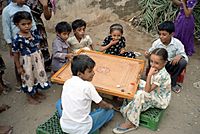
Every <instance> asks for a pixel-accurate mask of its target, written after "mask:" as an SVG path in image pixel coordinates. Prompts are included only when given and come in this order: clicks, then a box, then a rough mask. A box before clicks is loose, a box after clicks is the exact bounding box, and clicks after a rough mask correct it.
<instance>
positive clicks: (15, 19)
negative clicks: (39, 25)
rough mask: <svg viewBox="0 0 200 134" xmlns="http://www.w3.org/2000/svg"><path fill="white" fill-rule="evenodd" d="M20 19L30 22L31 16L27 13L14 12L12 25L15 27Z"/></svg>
mask: <svg viewBox="0 0 200 134" xmlns="http://www.w3.org/2000/svg"><path fill="white" fill-rule="evenodd" d="M22 19H25V20H31V21H32V16H31V14H30V13H29V12H27V11H19V12H16V13H15V14H14V16H13V23H14V24H15V25H16V24H17V23H19V22H20V21H21V20H22Z"/></svg>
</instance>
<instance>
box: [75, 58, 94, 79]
mask: <svg viewBox="0 0 200 134" xmlns="http://www.w3.org/2000/svg"><path fill="white" fill-rule="evenodd" d="M94 66H95V61H94V60H93V59H92V58H90V57H89V56H87V55H77V56H74V58H73V60H72V63H71V71H72V74H73V75H74V76H77V75H78V72H81V73H84V72H85V70H86V69H92V68H94Z"/></svg>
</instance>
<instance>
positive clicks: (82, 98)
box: [60, 55, 114, 134]
mask: <svg viewBox="0 0 200 134" xmlns="http://www.w3.org/2000/svg"><path fill="white" fill-rule="evenodd" d="M94 66H95V62H94V60H93V59H91V58H90V57H89V56H87V55H77V56H74V58H73V60H72V63H71V71H72V74H73V76H72V78H70V79H68V80H67V81H65V83H64V85H63V91H62V94H61V102H62V108H63V110H62V115H61V118H60V125H61V128H62V130H63V131H64V132H66V133H70V134H88V133H93V132H95V131H96V130H97V129H99V128H100V127H102V126H103V125H104V124H105V123H106V122H108V121H110V120H111V119H112V117H113V115H114V111H113V110H112V108H113V105H112V104H109V103H107V102H105V101H103V100H102V98H101V96H99V94H98V92H97V91H96V89H95V87H94V86H93V85H92V83H91V81H92V79H93V77H94V74H95V73H94V70H93V69H94ZM92 101H94V102H95V103H96V104H97V105H99V106H100V107H101V108H99V109H96V110H95V111H93V112H91V103H92ZM60 108H61V104H60Z"/></svg>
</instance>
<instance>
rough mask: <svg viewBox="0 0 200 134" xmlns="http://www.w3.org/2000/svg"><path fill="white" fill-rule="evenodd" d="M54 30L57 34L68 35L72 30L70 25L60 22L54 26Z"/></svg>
mask: <svg viewBox="0 0 200 134" xmlns="http://www.w3.org/2000/svg"><path fill="white" fill-rule="evenodd" d="M55 30H56V32H57V33H59V34H60V33H62V32H69V33H70V32H71V31H72V28H71V26H70V24H69V23H67V22H66V21H61V22H59V23H58V24H57V25H56V27H55Z"/></svg>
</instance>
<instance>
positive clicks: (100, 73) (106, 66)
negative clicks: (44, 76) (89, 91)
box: [51, 50, 145, 99]
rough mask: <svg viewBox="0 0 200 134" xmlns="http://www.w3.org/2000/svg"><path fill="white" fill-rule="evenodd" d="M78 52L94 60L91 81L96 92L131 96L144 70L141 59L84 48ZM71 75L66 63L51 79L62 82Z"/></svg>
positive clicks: (130, 97)
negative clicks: (94, 64) (93, 73)
mask: <svg viewBox="0 0 200 134" xmlns="http://www.w3.org/2000/svg"><path fill="white" fill-rule="evenodd" d="M78 54H86V55H88V56H90V57H91V58H92V59H93V60H94V61H95V62H96V66H95V68H94V72H95V76H94V77H93V80H92V83H93V85H94V86H95V87H96V89H97V91H98V92H102V93H105V94H109V95H114V96H118V97H122V98H128V99H132V98H133V96H134V94H135V92H136V90H137V87H138V83H139V80H140V75H141V73H142V72H143V70H144V64H145V62H144V61H143V60H138V59H132V58H126V57H121V56H114V55H108V54H104V53H101V52H96V51H86V50H81V51H79V52H78ZM71 77H72V73H71V65H70V63H68V64H65V65H64V66H63V67H62V68H61V69H60V70H59V71H58V72H56V73H55V74H54V75H53V76H52V78H51V81H52V82H55V83H59V84H63V83H64V82H65V81H66V80H67V79H69V78H71Z"/></svg>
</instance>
